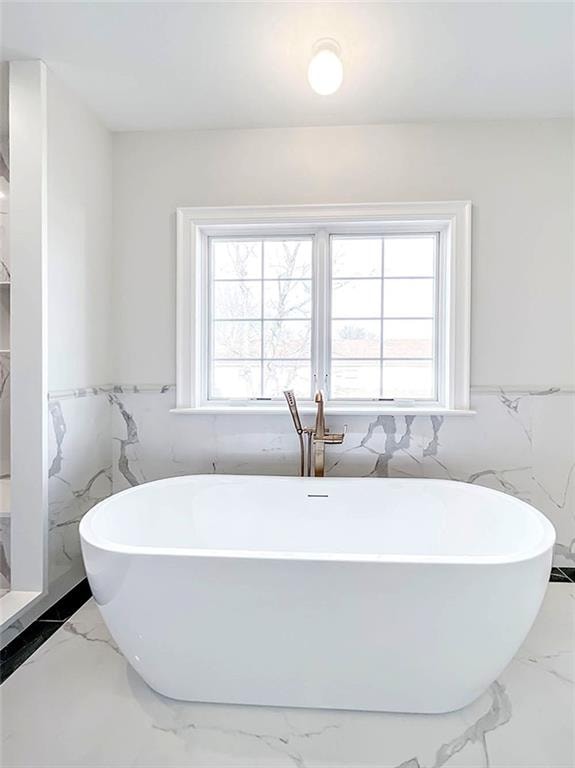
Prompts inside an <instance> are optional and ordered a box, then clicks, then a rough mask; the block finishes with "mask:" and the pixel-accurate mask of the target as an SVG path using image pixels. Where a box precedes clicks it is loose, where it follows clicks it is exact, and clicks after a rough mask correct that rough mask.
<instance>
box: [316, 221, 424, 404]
mask: <svg viewBox="0 0 575 768" xmlns="http://www.w3.org/2000/svg"><path fill="white" fill-rule="evenodd" d="M329 250H330V262H331V312H330V330H331V332H330V339H331V348H330V353H329V361H330V364H329V367H328V370H330V376H329V396H330V398H331V399H333V400H393V399H409V400H429V401H435V400H437V397H438V365H437V355H436V352H435V350H436V328H437V324H438V316H437V291H438V287H437V286H438V281H437V268H438V267H437V263H438V235H437V234H433V233H432V234H417V235H371V236H365V237H362V238H358V237H357V236H353V235H349V236H340V235H335V236H332V237H331V239H330V249H329Z"/></svg>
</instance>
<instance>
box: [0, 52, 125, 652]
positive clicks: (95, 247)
mask: <svg viewBox="0 0 575 768" xmlns="http://www.w3.org/2000/svg"><path fill="white" fill-rule="evenodd" d="M14 66H16V68H17V69H18V71H21V70H22V69H23V68H24V70H25V72H28V70H29V71H30V73H31V76H32V75H36V76H37V79H38V78H39V77H40V76H41V78H42V96H43V95H44V92H45V102H44V101H42V107H43V108H42V111H40V110H37V114H36V113H35V114H34V116H33V118H31V119H30V120H28V121H27V123H25V124H24V125H18V124H17V125H15V126H14V122H12V126H13V127H14V130H13V131H11V137H10V140H11V145H12V148H14V147H17V148H18V149H19V150H20V152H19V153H16V154H18V155H19V156H20V157H23V156H24V155H26V156H27V155H29V154H30V142H28V144H27V145H26V141H27V133H26V129H28V128H29V129H30V132H31V133H32V134H33V133H34V132H37V133H38V134H41V136H42V147H41V149H39V150H38V154H41V160H42V162H41V163H40V162H38V163H37V164H36V165H37V166H38V170H37V171H36V170H35V169H33V170H34V173H33V174H32V173H29V174H28V176H29V177H30V178H28V176H26V175H25V174H24V173H23V172H22V170H21V169H20V173H18V168H17V167H16V166H15V167H14V174H13V179H12V188H13V189H15V190H17V188H18V185H20V187H22V188H23V189H22V191H21V193H20V197H21V198H22V199H24V194H27V196H28V197H27V198H26V201H28V198H30V196H31V193H32V192H34V191H35V187H34V185H36V186H38V187H39V188H41V190H42V195H40V194H37V195H36V198H37V205H36V208H34V211H35V210H36V209H37V210H38V218H39V219H41V222H42V227H41V229H42V233H43V234H44V233H45V237H44V238H43V239H42V245H41V246H39V245H38V246H36V244H35V243H34V244H33V246H34V247H33V248H29V249H28V250H30V254H28V260H27V261H26V260H25V259H23V257H24V256H26V253H25V252H24V249H23V248H19V249H18V248H15V249H13V253H12V256H13V264H12V265H13V274H14V275H15V277H14V285H13V289H14V291H15V295H16V290H17V291H18V292H19V293H20V292H21V294H22V295H26V296H28V297H29V296H30V295H32V301H33V299H34V295H35V294H30V291H31V289H35V287H36V285H37V284H40V283H41V284H42V286H44V285H46V291H45V293H44V292H43V293H42V295H46V303H47V315H48V318H47V323H46V322H45V321H44V318H42V319H41V320H39V319H38V318H37V317H35V315H34V312H32V311H29V312H28V317H27V318H24V317H23V312H20V317H19V318H16V317H15V321H16V320H18V326H19V328H20V329H21V330H20V332H19V334H18V335H17V336H16V337H15V338H14V350H13V354H14V360H15V361H16V359H20V360H21V361H22V362H21V364H20V366H19V370H20V372H21V373H20V376H21V377H23V378H22V380H21V383H20V384H19V386H18V387H16V384H15V385H14V388H13V399H14V401H15V402H16V400H17V398H16V394H18V396H19V397H20V398H22V397H23V394H24V393H23V389H24V387H23V386H22V382H24V383H26V382H29V381H30V379H31V371H32V369H33V368H34V366H36V365H37V363H38V360H39V358H40V353H39V352H38V354H36V347H31V346H30V344H29V343H28V344H26V343H25V339H30V338H32V333H33V332H36V334H40V335H41V336H42V342H44V339H45V338H46V336H47V339H46V342H47V343H46V344H45V345H44V344H43V345H42V348H43V349H45V363H44V365H43V366H42V371H41V373H42V389H41V390H40V388H39V387H37V388H35V389H34V391H33V392H32V393H31V394H29V396H28V404H29V405H28V409H27V411H26V412H25V416H26V417H27V419H28V421H29V422H30V423H29V424H27V425H26V426H27V430H28V434H25V432H26V430H20V431H16V430H15V431H14V433H13V434H14V444H15V448H18V445H20V449H19V450H18V451H17V452H14V453H13V458H14V462H13V464H14V466H13V477H14V488H13V490H14V491H15V492H16V491H17V486H19V487H21V486H22V485H24V484H26V485H27V486H28V487H29V486H30V485H31V484H33V483H34V484H40V485H41V486H42V499H44V500H45V502H46V503H45V504H43V505H42V508H41V509H40V505H39V504H29V505H28V508H29V509H30V510H31V512H34V513H35V516H34V521H33V522H34V529H33V531H32V530H31V527H30V525H28V528H27V530H26V531H24V530H23V524H22V519H23V515H21V514H19V510H18V509H17V507H16V504H14V507H13V512H14V514H13V519H14V522H13V531H14V536H13V539H12V543H13V545H14V543H15V541H16V538H17V539H18V541H19V542H21V544H22V546H23V547H24V549H25V550H26V551H28V552H29V553H33V554H34V555H35V556H34V558H33V560H34V563H36V564H37V566H38V568H42V567H43V572H44V574H45V577H44V580H43V584H42V587H43V592H44V594H43V595H42V596H41V598H40V599H38V600H37V601H36V602H34V603H33V604H32V605H30V606H28V607H27V609H26V610H25V611H24V612H22V613H21V615H18V616H15V617H14V620H13V621H12V622H11V623H10V624H9V625H8V626H7V627H5V628H3V631H2V637H1V638H0V644H1V645H3V644H5V643H6V642H9V641H10V640H11V639H13V638H14V637H15V636H16V635H17V634H18V633H19V632H21V631H22V629H24V628H25V627H26V626H28V625H29V624H30V623H31V622H32V621H33V620H34V619H35V618H36V617H37V616H39V615H40V614H41V613H43V611H45V610H46V609H47V608H48V607H50V605H52V604H53V603H54V602H56V601H57V600H58V599H59V598H60V597H61V596H62V595H64V594H65V593H66V592H68V591H69V590H70V589H71V588H72V587H74V586H75V585H76V584H77V583H78V582H80V581H81V580H82V579H83V578H84V575H85V574H84V567H83V562H82V556H81V553H80V541H79V536H78V525H79V522H80V519H81V518H82V516H83V515H84V514H85V512H86V511H87V510H88V509H89V508H90V507H91V506H92V505H93V504H94V503H96V502H98V501H100V500H101V499H102V498H104V497H106V496H108V495H109V494H110V492H111V489H112V482H111V452H112V442H111V441H112V438H111V413H110V406H109V403H108V400H107V395H106V394H105V393H104V392H102V391H101V390H100V389H95V390H93V391H91V392H90V393H89V396H84V395H85V393H84V392H83V391H78V389H79V388H83V387H86V386H92V387H94V386H95V387H98V385H105V384H108V382H109V380H110V366H109V360H110V345H109V332H110V298H111V268H110V267H111V220H112V216H111V213H112V199H111V186H112V166H111V159H112V153H111V136H110V134H109V132H108V131H107V130H106V128H105V127H104V126H103V125H102V124H101V123H100V122H99V121H98V120H97V119H96V117H95V116H93V115H92V114H91V113H90V112H88V111H87V110H86V109H85V108H84V107H83V106H82V105H81V103H79V102H78V101H77V99H76V97H75V96H74V95H73V94H71V93H70V92H68V91H67V90H66V89H65V88H64V87H63V86H62V85H61V84H60V83H59V82H58V81H57V79H56V78H55V77H54V75H53V74H52V73H51V72H50V71H49V70H48V71H45V68H44V65H43V64H42V63H41V62H24V63H18V64H17V65H11V73H12V67H14ZM25 72H24V74H25ZM44 73H45V74H44ZM11 77H12V74H11ZM44 77H45V83H46V87H45V91H44V87H43V84H44ZM20 79H22V78H20ZM26 85H27V84H26V82H24V83H23V84H22V83H20V89H22V87H23V86H26ZM11 93H12V85H11ZM11 114H12V112H11ZM26 114H27V115H28V113H26ZM25 145H26V150H27V152H25V151H24V146H25ZM13 154H14V153H13ZM31 187H32V189H30V188H31ZM36 198H34V200H35V201H36ZM20 208H21V209H22V215H21V216H20V217H19V222H20V225H21V226H20V229H21V230H23V231H24V232H27V231H28V230H29V229H30V223H29V219H30V210H32V208H31V207H30V205H28V206H27V207H26V206H20ZM26 216H27V218H28V221H26ZM32 256H34V257H35V258H34V259H33V258H31V257H32ZM40 256H41V257H42V265H44V264H45V265H46V268H45V269H44V272H45V273H46V274H45V275H44V274H43V273H42V270H41V269H40V268H39V267H38V266H37V265H36V263H37V262H38V264H39V263H40ZM20 262H22V263H20ZM28 265H29V266H30V268H29V269H27V267H28ZM18 266H19V269H18ZM37 293H38V294H39V291H37ZM28 301H30V298H28ZM22 303H24V302H22ZM33 309H34V310H35V312H36V314H37V315H39V314H40V312H41V311H42V309H43V306H42V303H41V302H40V301H37V302H36V303H35V304H34V305H33ZM15 314H16V313H15ZM26 319H27V320H28V326H29V327H28V328H26ZM46 329H47V331H46ZM21 341H23V342H24V343H20V342H21ZM26 354H27V355H28V358H29V356H30V355H32V357H33V358H34V360H32V362H31V363H30V365H29V366H28V367H27V368H26V360H25V359H24V358H26ZM28 358H26V359H28ZM14 373H15V371H14ZM46 380H47V386H46ZM14 381H15V382H16V379H14ZM46 389H47V390H48V393H47V392H46ZM16 390H17V391H16ZM47 394H48V395H49V402H48V404H46V395H47ZM39 409H41V412H40V410H39ZM22 410H23V408H21V409H20V411H22ZM38 422H40V423H38ZM33 427H34V428H36V431H35V432H34V434H32V437H33V438H34V439H33V440H32V439H31V438H30V434H31V430H32V428H33ZM20 432H21V433H22V434H20ZM16 437H18V440H16ZM17 444H18V445H17ZM40 447H42V466H41V467H40V465H39V462H37V461H36V462H32V463H31V461H32V459H33V458H34V457H35V455H36V453H38V451H39V450H40ZM32 448H33V449H34V450H33V451H32ZM17 475H18V476H19V478H20V479H19V480H18V482H17ZM46 497H47V498H46ZM13 499H14V500H15V495H14V496H13ZM20 507H22V504H20ZM39 516H41V520H40V522H38V520H37V519H36V518H37V517H39ZM41 526H43V529H44V530H40V527H41ZM17 528H20V529H22V535H20V534H19V533H18V531H17V530H16V529H17ZM44 531H46V534H47V535H44ZM36 533H38V534H39V535H40V538H41V544H40V547H39V549H40V550H43V552H44V559H43V560H42V558H41V556H40V553H39V552H36V553H34V550H33V549H32V543H33V542H32V538H31V537H32V536H33V535H35V534H36ZM16 534H18V536H16ZM12 549H13V561H12V569H13V574H14V576H15V578H14V583H16V581H17V579H16V575H17V573H18V569H19V562H20V560H19V557H18V555H17V552H16V547H15V546H13V548H12ZM20 559H21V558H20ZM29 559H30V558H29Z"/></svg>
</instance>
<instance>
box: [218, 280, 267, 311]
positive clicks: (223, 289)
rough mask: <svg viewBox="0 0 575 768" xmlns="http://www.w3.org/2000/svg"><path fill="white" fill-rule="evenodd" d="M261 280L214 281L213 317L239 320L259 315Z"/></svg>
mask: <svg viewBox="0 0 575 768" xmlns="http://www.w3.org/2000/svg"><path fill="white" fill-rule="evenodd" d="M261 291H262V284H261V282H245V281H241V282H240V281H237V282H229V283H228V282H225V283H219V282H215V283H214V317H215V318H217V319H227V318H229V319H231V320H241V319H243V318H246V319H247V318H251V319H253V318H256V317H260V316H261Z"/></svg>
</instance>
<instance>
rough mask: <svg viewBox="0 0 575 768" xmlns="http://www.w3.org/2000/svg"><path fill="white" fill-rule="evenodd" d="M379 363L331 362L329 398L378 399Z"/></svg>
mask: <svg viewBox="0 0 575 768" xmlns="http://www.w3.org/2000/svg"><path fill="white" fill-rule="evenodd" d="M379 366H380V363H379V362H373V363H372V362H365V361H354V362H351V361H347V360H345V361H344V360H333V362H332V365H331V397H333V398H349V399H354V398H357V399H360V398H376V397H379Z"/></svg>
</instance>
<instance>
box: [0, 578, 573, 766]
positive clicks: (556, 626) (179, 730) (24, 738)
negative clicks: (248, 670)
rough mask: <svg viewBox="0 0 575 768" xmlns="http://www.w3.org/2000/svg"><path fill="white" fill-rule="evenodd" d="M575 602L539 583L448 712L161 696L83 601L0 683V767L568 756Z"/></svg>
mask: <svg viewBox="0 0 575 768" xmlns="http://www.w3.org/2000/svg"><path fill="white" fill-rule="evenodd" d="M574 609H575V585H574V584H568V583H556V584H550V585H549V589H548V592H547V596H546V598H545V602H544V605H543V608H542V611H541V613H540V615H539V617H538V619H537V621H536V623H535V625H534V627H533V628H532V630H531V632H530V634H529V636H528V637H527V639H526V641H525V643H524V644H523V646H522V648H521V649H520V650H519V652H518V653H517V655H516V657H515V659H514V660H513V661H512V663H511V664H510V665H509V667H508V668H507V669H506V670H505V671H504V672H503V673H502V675H501V676H500V678H499V680H498V681H497V682H495V683H494V684H493V685H492V686H491V687H490V689H489V690H488V691H487V692H486V693H485V694H484V695H483V696H482V697H481V698H480V699H478V700H477V701H476V702H474V703H473V704H472V705H470V706H469V707H466V708H465V709H463V710H460V711H459V712H454V713H449V714H445V715H399V714H385V713H359V712H339V711H338V712H334V711H327V710H304V709H280V708H265V707H241V706H227V705H213V704H210V705H206V704H191V703H183V702H176V701H172V700H170V699H166V698H164V697H162V696H159V695H158V694H156V693H154V692H153V691H152V690H150V689H149V688H148V687H147V685H146V684H145V683H144V682H143V681H142V680H141V679H140V678H139V677H138V675H137V674H136V673H135V672H134V671H133V670H132V669H131V668H130V667H129V666H128V665H127V663H126V661H125V660H124V658H123V657H122V655H121V654H120V653H119V652H118V650H117V648H116V646H115V644H114V642H113V641H112V640H111V639H110V636H109V634H108V632H107V631H106V628H105V627H104V624H103V622H102V620H101V618H100V615H99V613H98V610H97V608H96V605H95V604H94V602H93V601H92V600H90V601H89V602H88V603H86V605H85V606H83V607H82V608H81V609H80V610H79V611H78V612H77V613H76V614H75V615H74V616H73V617H72V618H71V619H70V620H69V621H67V622H66V623H65V624H63V626H62V627H61V628H60V629H59V630H58V631H57V632H56V633H55V634H54V635H52V637H51V638H50V639H49V640H48V641H47V642H46V643H45V644H44V645H42V647H41V648H39V649H38V650H37V651H36V652H35V653H34V654H33V655H32V656H31V657H30V658H29V659H28V660H27V661H26V662H25V663H24V664H23V665H22V666H21V667H20V668H19V669H18V670H16V672H15V673H14V674H13V675H12V676H11V677H10V678H9V679H8V680H7V681H6V682H5V683H4V684H3V685H2V687H1V688H0V702H1V704H2V752H1V755H0V758H1V760H0V762H1V763H2V765H3V766H4V768H32V766H33V767H34V768H64V767H68V766H70V767H71V766H74V768H84V767H86V768H128V766H130V767H133V768H144V767H146V768H171V767H172V766H193V767H194V768H283V767H284V766H292V767H293V766H295V767H296V768H363V766H366V767H369V768H441V766H444V765H447V766H449V768H572V766H573V765H574V764H575V754H574V731H573V728H574V719H575V718H574V715H575V697H574V694H575V686H574V680H575V674H574V660H573V649H574V645H575V637H574V633H575V624H574V613H575V611H574ZM422 652H425V648H424V647H422ZM238 663H241V660H239V659H238Z"/></svg>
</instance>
